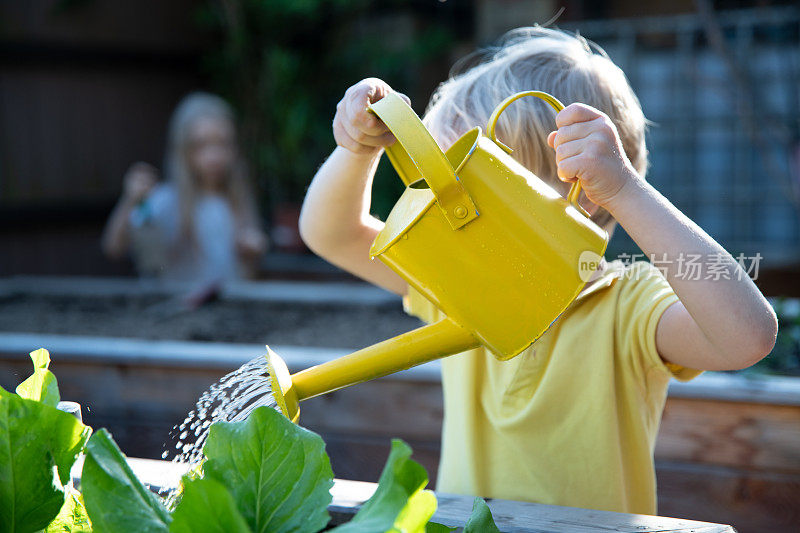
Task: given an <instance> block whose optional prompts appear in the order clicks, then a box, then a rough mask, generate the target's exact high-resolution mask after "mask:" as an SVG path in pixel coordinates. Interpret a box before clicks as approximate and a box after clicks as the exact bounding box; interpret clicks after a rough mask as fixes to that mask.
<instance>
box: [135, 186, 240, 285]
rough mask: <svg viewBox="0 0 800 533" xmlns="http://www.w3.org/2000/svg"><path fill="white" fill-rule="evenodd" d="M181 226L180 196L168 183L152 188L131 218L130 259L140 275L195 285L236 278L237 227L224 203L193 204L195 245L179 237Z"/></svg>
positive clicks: (202, 200) (215, 199) (211, 199)
mask: <svg viewBox="0 0 800 533" xmlns="http://www.w3.org/2000/svg"><path fill="white" fill-rule="evenodd" d="M179 223H180V209H179V204H178V195H177V192H176V191H175V188H174V187H173V186H172V185H171V184H162V185H159V186H158V187H156V188H155V189H154V190H153V192H152V193H151V194H150V196H149V197H148V198H147V200H145V201H144V202H143V203H142V204H141V205H139V206H138V207H137V208H136V209H135V210H134V211H133V212H132V213H131V229H132V234H133V235H132V237H133V239H132V240H133V246H132V248H133V255H134V260H135V261H136V264H137V268H138V269H139V270H140V271H141V272H142V273H143V274H150V275H158V276H160V277H163V278H165V279H172V280H182V281H199V282H210V281H225V280H230V279H236V278H239V277H240V268H239V264H238V260H237V257H236V240H235V239H236V222H235V218H234V214H233V212H232V211H231V208H230V206H229V205H228V203H227V202H226V201H225V199H223V198H221V197H219V196H215V195H202V196H200V197H199V198H198V199H197V203H196V205H195V212H194V217H193V227H192V229H193V240H189V239H187V238H186V236H183V235H181V234H180V227H179Z"/></svg>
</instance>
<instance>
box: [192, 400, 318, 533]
mask: <svg viewBox="0 0 800 533" xmlns="http://www.w3.org/2000/svg"><path fill="white" fill-rule="evenodd" d="M203 453H204V454H205V456H206V458H207V460H206V462H205V463H204V464H203V472H204V473H205V476H206V477H207V478H211V479H214V480H216V481H218V482H219V483H221V484H223V485H224V486H225V487H226V488H227V489H228V490H229V491H230V493H231V495H232V496H233V500H234V501H235V502H236V504H237V505H238V507H239V511H240V512H241V513H242V516H244V518H245V520H246V522H247V523H248V524H249V526H250V528H251V529H253V531H270V532H275V533H280V532H288V531H296V532H306V531H308V532H315V531H319V530H320V529H322V528H323V527H325V525H326V524H327V523H328V520H329V516H328V510H327V508H328V504H329V503H330V501H331V494H330V488H331V487H332V486H333V472H332V471H331V465H330V461H329V459H328V455H327V454H326V453H325V443H324V442H323V440H322V438H321V437H320V436H319V435H317V434H315V433H312V432H310V431H308V430H306V429H303V428H301V427H299V426H297V425H295V424H292V422H290V421H289V420H288V419H287V418H286V417H284V416H283V415H281V414H280V413H278V412H276V411H274V410H273V409H270V408H268V407H260V408H258V409H256V410H254V411H253V412H252V413H251V414H250V416H249V417H248V418H247V420H245V421H243V422H236V423H227V422H218V423H216V424H214V425H213V426H212V428H211V432H210V433H209V435H208V441H207V442H206V445H205V447H204V448H203Z"/></svg>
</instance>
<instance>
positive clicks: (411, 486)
mask: <svg viewBox="0 0 800 533" xmlns="http://www.w3.org/2000/svg"><path fill="white" fill-rule="evenodd" d="M427 484H428V474H427V473H426V472H425V469H424V468H423V467H422V465H420V464H419V463H417V462H415V461H413V460H411V448H410V447H409V446H408V445H407V444H406V443H404V442H402V441H400V440H393V441H392V451H391V453H390V454H389V459H388V460H387V461H386V466H385V467H384V468H383V472H382V473H381V477H380V480H379V481H378V488H377V490H376V491H375V494H373V496H372V498H370V499H369V500H368V501H367V502H366V503H365V504H364V506H363V507H362V508H361V509H360V510H359V511H358V513H357V514H356V516H355V517H353V519H352V520H351V521H350V522H348V523H347V524H343V525H341V526H339V527H337V528H335V529H334V531H336V532H337V533H383V532H384V531H387V532H395V531H397V532H401V531H402V532H406V533H422V532H424V531H425V524H427V523H428V520H430V518H431V516H433V513H434V512H436V496H435V495H434V494H433V492H431V491H429V490H424V489H425V486H426V485H427Z"/></svg>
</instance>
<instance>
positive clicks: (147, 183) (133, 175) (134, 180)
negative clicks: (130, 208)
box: [122, 162, 158, 205]
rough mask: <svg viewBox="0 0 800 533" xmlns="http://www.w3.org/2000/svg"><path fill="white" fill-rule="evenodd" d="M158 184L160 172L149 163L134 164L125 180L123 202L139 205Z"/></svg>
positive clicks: (126, 174)
mask: <svg viewBox="0 0 800 533" xmlns="http://www.w3.org/2000/svg"><path fill="white" fill-rule="evenodd" d="M156 183H158V171H157V170H156V168H155V167H154V166H152V165H148V164H147V163H142V162H139V163H134V164H133V165H131V168H129V169H128V171H127V172H126V173H125V177H124V178H123V192H122V197H123V201H125V202H127V203H130V204H132V205H135V204H138V203H139V202H141V201H142V200H144V199H145V198H147V196H148V195H149V194H150V191H152V190H153V188H154V187H155V186H156Z"/></svg>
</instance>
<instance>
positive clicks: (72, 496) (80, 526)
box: [44, 489, 92, 533]
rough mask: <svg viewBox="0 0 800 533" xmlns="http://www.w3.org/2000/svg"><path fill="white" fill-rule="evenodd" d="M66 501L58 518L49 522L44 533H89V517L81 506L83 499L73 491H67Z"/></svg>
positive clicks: (90, 529)
mask: <svg viewBox="0 0 800 533" xmlns="http://www.w3.org/2000/svg"><path fill="white" fill-rule="evenodd" d="M67 492H68V493H67V499H66V501H65V502H64V505H63V506H62V507H61V511H59V513H58V516H56V518H55V520H53V521H52V522H50V525H49V526H47V529H45V530H44V533H91V531H92V526H91V524H90V523H89V515H87V514H86V507H84V505H83V497H82V496H81V494H80V493H79V492H78V491H76V490H75V489H69V490H68V491H67Z"/></svg>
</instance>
